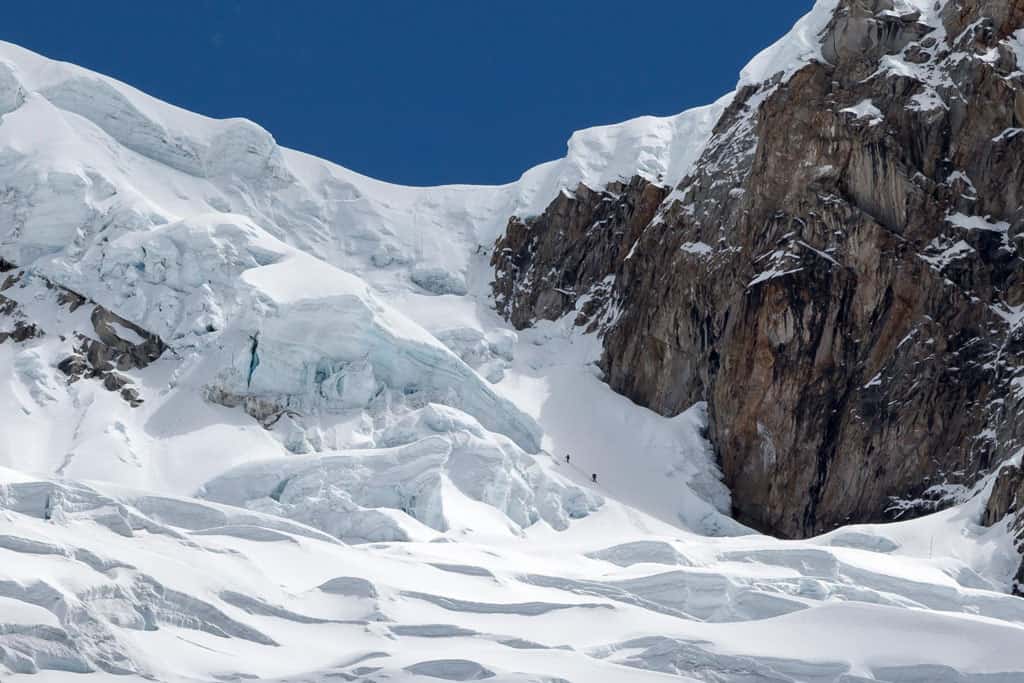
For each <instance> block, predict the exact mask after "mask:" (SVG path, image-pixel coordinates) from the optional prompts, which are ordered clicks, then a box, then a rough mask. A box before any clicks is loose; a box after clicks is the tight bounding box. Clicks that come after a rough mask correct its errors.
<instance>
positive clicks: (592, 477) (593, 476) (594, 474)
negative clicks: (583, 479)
mask: <svg viewBox="0 0 1024 683" xmlns="http://www.w3.org/2000/svg"><path fill="white" fill-rule="evenodd" d="M590 481H592V482H594V483H595V484H596V483H597V472H594V473H593V474H591V475H590Z"/></svg>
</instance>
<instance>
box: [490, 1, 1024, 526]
mask: <svg viewBox="0 0 1024 683" xmlns="http://www.w3.org/2000/svg"><path fill="white" fill-rule="evenodd" d="M1022 27H1024V2H1021V1H1020V0H987V1H986V0H967V1H960V2H952V1H950V2H945V3H938V4H936V5H934V6H933V5H931V4H928V5H925V3H915V5H913V6H912V5H909V4H907V3H903V2H893V1H892V0H843V1H841V2H839V3H838V4H837V6H836V9H835V12H834V14H833V15H832V17H831V21H830V22H829V23H828V25H827V27H826V28H825V29H824V32H823V33H822V34H821V35H820V36H819V39H820V44H821V52H820V58H818V59H815V60H812V61H811V62H810V63H808V64H806V65H805V66H803V67H802V68H800V69H799V70H798V71H796V73H794V74H792V75H791V76H789V77H788V78H783V77H776V78H774V79H771V80H769V81H767V82H764V83H760V84H756V85H750V86H747V87H744V88H742V89H740V90H739V91H738V92H737V93H736V95H735V97H734V98H733V100H732V102H731V104H730V105H729V106H728V107H727V109H726V110H725V112H724V113H723V114H722V116H721V118H720V119H719V121H718V123H717V125H716V127H715V129H714V133H713V134H712V137H711V139H710V140H709V142H708V143H707V145H706V146H705V148H704V151H703V154H702V156H701V157H700V159H699V161H698V162H697V163H696V165H695V167H694V169H693V171H692V172H691V173H690V174H689V175H688V176H687V177H686V178H684V179H683V180H682V182H681V183H679V185H678V186H676V187H675V188H674V189H673V191H672V192H671V193H669V194H667V195H666V194H665V191H664V189H663V188H661V187H659V186H658V185H657V184H654V183H652V182H650V181H647V180H644V179H641V178H634V179H633V180H631V181H630V182H629V183H625V184H618V185H615V186H609V187H608V188H604V189H603V190H601V191H597V190H591V189H588V188H580V189H579V190H577V192H576V193H575V194H574V195H573V196H572V197H570V196H567V195H563V196H560V197H558V198H556V199H555V201H554V202H553V203H552V204H551V206H550V207H549V208H548V209H547V211H545V212H544V214H543V215H541V216H539V217H537V218H535V219H526V220H522V219H518V218H514V219H512V220H511V221H510V222H509V227H508V231H507V233H506V235H505V236H504V237H502V238H501V239H499V241H498V243H497V245H496V249H495V255H494V259H493V264H494V265H495V268H496V280H495V285H494V290H495V294H496V300H497V303H498V309H499V311H500V312H502V313H503V314H504V315H505V316H506V317H507V318H508V319H509V320H511V321H512V322H513V323H515V324H516V325H517V326H519V327H522V326H526V325H529V324H530V323H531V321H533V320H536V319H538V318H557V317H560V316H561V315H564V314H565V313H566V312H567V311H570V310H572V309H573V308H575V307H578V306H579V307H582V305H583V304H581V303H580V302H581V301H582V302H584V303H587V304H588V305H589V307H590V308H591V309H600V310H601V311H603V312H604V317H603V318H602V317H600V316H597V318H596V319H599V320H604V321H605V322H604V323H603V324H602V325H601V333H602V335H603V339H604V349H605V351H604V356H603V359H602V365H603V367H604V370H605V372H606V376H607V381H608V382H609V384H610V385H611V386H612V387H613V388H614V389H616V390H617V391H619V392H621V393H623V394H625V395H627V396H629V397H630V398H632V399H633V400H635V401H637V402H639V403H641V404H643V405H646V406H648V407H650V408H652V409H654V410H656V411H658V412H660V413H662V414H666V415H671V414H675V413H678V412H679V411H681V410H683V409H685V408H686V407H688V406H689V405H691V404H692V403H694V402H695V401H698V400H707V401H708V404H709V414H710V417H711V429H710V437H711V440H712V441H713V443H714V444H715V447H716V449H717V453H718V457H719V459H720V462H721V465H722V469H723V472H724V474H725V478H726V482H727V484H728V485H729V486H730V488H731V489H732V492H733V501H734V508H735V509H734V512H735V513H736V515H737V517H738V518H739V519H740V520H741V521H744V522H747V523H749V524H752V525H753V526H755V527H757V528H760V529H763V530H766V531H770V532H773V533H777V534H780V535H783V536H794V537H799V536H806V535H809V534H814V533H818V532H821V531H825V530H828V529H831V528H833V527H835V526H837V525H839V524H842V523H845V522H849V521H868V520H881V519H885V518H890V517H893V516H898V515H901V514H911V513H914V512H917V511H924V510H927V509H931V507H933V506H934V505H936V504H941V503H943V502H945V501H947V500H949V499H950V498H951V497H955V496H956V495H957V493H958V492H960V491H963V490H964V487H967V486H969V485H971V484H972V483H973V482H975V481H976V480H977V479H978V478H979V476H981V475H982V474H984V473H986V472H987V471H990V470H991V468H992V467H993V466H994V464H996V463H998V462H1001V461H1002V460H1004V459H1005V458H1006V457H1007V456H1008V455H1009V454H1011V453H1013V452H1014V451H1015V450H1016V449H1017V448H1019V447H1020V436H1021V431H1022V429H1024V424H1019V423H1020V421H1019V420H1017V419H1016V415H1017V413H1018V412H1019V408H1020V400H1021V397H1022V393H1021V391H1020V387H1021V386H1022V384H1021V380H1020V379H1019V378H1020V376H1021V371H1022V369H1021V362H1022V360H1024V357H1022V352H1024V346H1022V341H1024V336H1022V335H1024V333H1022V331H1021V329H1020V325H1019V324H1018V321H1019V320H1020V319H1021V314H1022V312H1024V308H1022V304H1024V288H1022V280H1021V274H1022V269H1021V259H1020V246H1021V243H1020V239H1021V233H1022V232H1024V163H1022V160H1024V72H1022V70H1024V40H1022V35H1024V34H1022V33H1021V30H1022ZM655 205H657V206H655ZM584 295H587V296H585V297H584ZM587 313H588V315H584V316H582V318H581V319H580V320H579V322H581V323H584V322H585V323H587V324H594V323H593V319H595V310H588V311H587Z"/></svg>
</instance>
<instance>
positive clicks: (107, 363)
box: [0, 260, 167, 407]
mask: <svg viewBox="0 0 1024 683" xmlns="http://www.w3.org/2000/svg"><path fill="white" fill-rule="evenodd" d="M0 272H3V273H8V275H7V277H6V279H5V280H4V281H3V282H2V283H0V292H4V291H8V290H11V289H12V288H15V287H22V288H23V287H25V286H27V284H28V281H29V280H31V279H37V280H39V281H40V282H42V283H43V285H44V287H45V289H46V290H49V291H50V292H52V293H53V300H52V305H53V306H54V307H61V308H64V309H66V310H67V311H68V312H71V313H73V312H75V311H76V310H78V309H79V308H80V307H82V306H92V312H91V314H90V316H89V326H88V329H86V330H84V331H77V330H76V331H75V332H74V333H73V335H72V336H71V338H70V339H68V340H67V341H68V343H69V345H70V344H73V347H72V348H71V349H69V350H70V353H69V354H68V356H67V357H65V358H64V359H63V360H61V361H60V362H59V363H58V364H57V369H58V370H59V371H60V372H61V373H63V374H64V375H65V376H67V378H68V379H67V381H68V383H69V384H71V383H73V382H77V381H78V380H80V379H83V378H85V379H97V380H99V381H100V382H102V383H103V386H104V388H106V389H107V390H108V391H115V392H118V393H119V394H120V395H121V398H123V399H124V400H125V401H126V402H127V403H129V404H131V405H132V406H133V407H136V406H139V405H141V404H142V402H143V399H142V398H141V396H140V394H139V391H138V389H136V388H135V387H132V386H129V385H130V384H132V379H131V378H130V377H127V376H126V375H123V374H121V373H122V372H124V371H128V370H132V369H141V368H145V367H147V366H148V365H149V364H151V363H152V362H153V361H155V360H157V359H158V358H160V356H161V355H163V353H164V351H166V350H167V345H166V344H165V343H164V342H163V340H161V339H160V337H158V336H157V335H155V334H150V333H149V332H147V331H146V330H144V329H143V328H141V327H139V326H138V325H136V324H135V323H132V322H131V321H129V320H126V319H124V318H122V317H120V316H119V315H117V314H115V313H113V312H112V311H110V310H109V309H107V308H104V307H103V306H100V305H99V304H97V303H95V302H93V301H91V300H89V299H87V298H85V297H83V296H82V295H80V294H78V293H76V292H73V291H71V290H69V289H67V288H64V287H61V286H59V285H56V284H54V283H52V282H50V281H49V280H47V279H46V278H43V277H41V276H38V275H32V276H29V275H28V274H27V273H26V271H24V270H20V269H18V268H17V267H16V266H15V265H14V264H12V263H10V262H8V261H3V260H0ZM0 320H6V321H7V324H8V325H9V326H10V330H8V331H0V344H2V343H4V342H5V341H8V340H10V341H12V342H14V343H23V342H27V341H29V340H31V339H34V338H36V337H42V336H44V335H45V331H44V330H43V329H42V328H41V327H40V326H39V324H38V323H37V322H35V321H33V320H31V318H30V316H29V314H28V313H27V312H26V311H25V310H24V309H23V307H22V306H21V305H19V304H18V302H17V300H16V299H14V298H10V297H7V296H4V295H3V294H0ZM61 340H62V341H63V340H65V337H63V336H62V337H61ZM118 371H121V372H118Z"/></svg>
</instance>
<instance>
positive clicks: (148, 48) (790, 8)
mask: <svg viewBox="0 0 1024 683" xmlns="http://www.w3.org/2000/svg"><path fill="white" fill-rule="evenodd" d="M811 4H812V0H739V1H738V2H705V1H699V0H668V1H667V2H658V3H643V2H641V3H629V2H621V0H620V1H618V2H606V1H604V0H588V1H583V0H549V1H543V0H520V1H518V2H511V1H503V0H479V1H478V2H470V1H468V0H432V1H427V0H422V1H420V2H413V1H412V0H409V1H387V0H369V1H361V2H355V1H351V2H349V1H342V0H336V1H331V2H327V1H323V2H313V1H287V0H275V1H270V0H244V1H235V0H231V1H228V0H221V1H213V0H205V1H204V0H175V1H174V2H156V1H154V2H149V1H132V2H128V1H116V2H115V1H106V0H94V1H91V2H77V1H73V0H67V1H66V2H18V3H9V4H6V5H5V6H4V12H3V14H4V17H3V22H2V26H0V37H2V38H3V39H4V40H9V41H11V42H15V43H18V44H20V45H22V46H24V47H27V48H29V49H32V50H35V51H37V52H40V53H43V54H45V55H47V56H49V57H53V58H56V59H63V60H67V61H71V62H75V63H78V64H81V65H82V66H86V67H88V68H91V69H94V70H96V71H100V72H102V73H105V74H108V75H111V76H114V77H116V78H119V79H121V80H123V81H126V82H127V83H130V84H132V85H134V86H136V87H138V88H140V89H142V90H145V91H147V92H149V93H151V94H153V95H155V96H157V97H159V98H161V99H164V100H167V101H169V102H172V103H174V104H177V105H179V106H182V107H185V108H187V109H191V110H194V111H198V112H202V113H204V114H207V115H210V116H217V117H227V116H244V117H247V118H250V119H252V120H254V121H256V122H257V123H259V124H261V125H262V126H264V127H265V128H267V129H268V130H269V131H270V132H271V133H273V134H274V136H275V138H277V140H278V142H280V143H281V144H283V145H286V146H288V147H294V148H296V149H301V150H303V151H306V152H310V153H312V154H316V155H317V156H322V157H325V158H327V159H330V160H332V161H335V162H338V163H340V164H342V165H344V166H347V167H349V168H352V169H355V170H357V171H360V172H362V173H366V174H368V175H371V176H374V177H377V178H381V179H384V180H390V181H394V182H401V183H406V184H413V185H433V184H438V183H451V182H473V183H499V182H506V181H509V180H513V179H515V178H517V177H518V176H519V174H520V173H521V172H522V171H524V170H525V169H527V168H528V167H530V166H532V165H534V164H537V163H540V162H542V161H547V160H549V159H553V158H557V157H559V156H562V155H563V153H564V150H565V142H566V140H567V139H568V136H569V134H570V133H571V132H572V131H573V130H576V129H578V128H585V127H588V126H593V125H598V124H605V123H614V122H617V121H621V120H624V119H627V118H631V117H633V116H639V115H641V114H672V113H676V112H679V111H682V110H683V109H686V108H688V107H691V106H696V105H700V104H706V103H708V102H710V101H711V100H713V99H715V98H716V97H718V96H719V95H721V94H722V93H724V92H726V91H728V90H731V89H732V87H733V86H734V85H735V82H736V75H737V72H738V71H739V69H740V68H741V67H742V66H743V64H745V63H746V61H747V60H748V59H749V58H750V57H752V56H753V55H754V54H756V53H757V52H758V51H759V50H760V49H762V48H763V47H765V46H767V45H769V44H770V43H771V42H773V41H774V40H775V39H776V38H777V37H779V36H781V35H782V34H783V33H785V32H786V31H787V30H788V29H789V27H790V26H791V25H792V24H793V22H794V21H795V20H796V18H798V17H799V16H800V15H802V14H803V13H805V12H806V11H807V10H808V9H809V8H810V6H811Z"/></svg>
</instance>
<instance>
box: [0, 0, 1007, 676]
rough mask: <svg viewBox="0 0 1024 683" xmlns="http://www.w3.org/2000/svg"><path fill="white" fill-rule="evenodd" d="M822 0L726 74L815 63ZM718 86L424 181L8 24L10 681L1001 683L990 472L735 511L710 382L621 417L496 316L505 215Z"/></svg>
mask: <svg viewBox="0 0 1024 683" xmlns="http://www.w3.org/2000/svg"><path fill="white" fill-rule="evenodd" d="M835 5H836V2H835V0H819V1H818V2H817V3H816V5H815V7H814V8H813V9H812V11H811V12H810V13H809V14H808V15H807V16H806V17H805V18H804V19H802V20H801V21H800V22H799V23H798V24H797V26H796V27H794V29H793V31H792V32H791V33H790V34H789V35H787V36H786V37H784V38H782V39H781V40H780V41H779V42H778V43H776V44H775V45H773V46H772V47H770V48H768V49H767V50H765V51H764V52H762V53H761V54H760V55H758V56H757V57H756V58H755V59H754V60H752V62H751V63H750V65H748V67H747V68H746V69H744V71H743V72H742V73H741V75H740V81H739V83H738V85H737V87H738V88H742V87H746V86H750V85H757V84H761V83H764V82H772V83H776V84H777V83H778V82H779V81H781V80H782V79H785V78H787V77H788V75H790V74H791V73H792V72H793V71H795V69H796V68H797V67H798V66H799V65H800V64H802V63H804V62H806V61H808V60H814V59H822V58H823V57H822V52H821V46H820V45H819V44H818V42H817V39H816V37H817V35H818V34H819V33H820V30H821V28H822V27H823V26H824V25H825V23H827V21H828V20H829V18H830V17H831V15H832V12H833V10H834V8H835ZM731 98H732V94H726V95H725V96H723V97H722V98H721V99H719V100H718V101H716V102H714V103H713V104H711V105H708V106H706V107H701V108H697V109H691V110H688V111H685V112H682V113H680V114H677V115H674V116H668V117H641V118H638V119H634V120H631V121H627V122H624V123H621V124H616V125H610V126H602V127H597V128H592V129H587V130H584V131H578V132H576V133H574V134H572V136H571V137H570V139H569V141H568V144H567V153H566V156H565V157H564V158H562V159H559V160H555V161H552V162H549V163H546V164H542V165H540V166H537V167H535V168H533V169H529V170H527V171H526V172H525V173H524V174H523V175H522V177H521V178H520V179H519V180H517V181H515V182H513V183H509V184H507V185H503V186H496V187H485V186H469V185H458V186H445V187H434V188H413V187H402V186H397V185H392V184H388V183H384V182H381V181H377V180H374V179H371V178H367V177H364V176H361V175H359V174H357V173H355V172H352V171H350V170H348V169H345V168H342V167H340V166H337V165H335V164H331V163H329V162H326V161H323V160H320V159H317V158H315V157H312V156H310V155H307V154H303V153H300V152H296V151H293V150H288V149H285V148H282V147H280V146H278V145H277V143H276V142H275V140H274V138H273V137H272V135H271V134H270V133H269V132H267V131H266V130H264V129H262V128H261V127H260V126H258V125H257V124H255V123H252V122H250V121H247V120H244V119H228V120H214V119H209V118H206V117H203V116H200V115H197V114H194V113H191V112H187V111H185V110H182V109H179V108H177V107H174V106H173V105H170V104H167V103H164V102H160V101H158V100H156V99H154V98H152V97H150V96H148V95H146V94H145V93H142V92H140V91H138V90H136V89H134V88H132V87H131V86H129V85H126V84H123V83H120V82H118V81H116V80H113V79H110V78H107V77H105V76H102V75H99V74H96V73H93V72H90V71H88V70H86V69H82V68H80V67H77V66H74V65H71V64H65V63H60V62H56V61H52V60H49V59H47V58H45V57H43V56H40V55H36V54H34V53H32V52H29V51H27V50H24V49H22V48H20V47H17V46H15V45H12V44H9V43H0V339H3V338H4V337H3V336H2V335H4V334H8V335H15V334H17V335H18V337H19V338H21V337H23V336H24V337H25V338H24V339H22V340H21V341H18V342H17V343H15V342H14V341H7V342H0V415H2V416H3V426H2V427H0V675H3V677H4V680H8V678H10V680H22V678H23V677H25V678H24V679H25V680H41V681H49V680H53V681H59V680H68V678H69V677H70V676H71V674H72V673H74V674H75V675H74V677H73V680H79V679H81V680H125V681H130V680H160V681H181V682H184V681H212V680H242V679H247V678H259V679H261V680H274V681H295V682H298V681H327V680H353V681H355V680H365V681H384V680H390V681H436V680H481V679H487V680H494V681H521V682H526V681H533V682H538V683H539V682H541V681H545V682H549V683H554V682H556V681H664V680H705V681H729V682H732V681H736V682H739V681H751V680H768V681H808V680H813V681H836V682H837V683H838V682H839V681H843V682H847V683H852V682H853V681H858V680H892V681H917V680H934V681H951V682H952V681H957V682H961V681H977V682H978V683H980V682H982V681H985V682H986V683H992V682H995V681H1014V680H1021V676H1022V675H1024V674H1021V673H1020V672H1022V671H1024V655H1022V653H1021V652H1020V648H1019V644H1020V642H1022V638H1024V601H1022V600H1021V599H1019V598H1014V597H1011V596H1009V595H1007V594H1006V591H1007V589H1008V588H1009V582H1010V577H1011V575H1012V572H1013V571H1014V569H1015V562H1016V561H1017V556H1016V554H1015V552H1014V550H1013V547H1012V543H1011V540H1010V537H1009V533H1008V531H1007V529H1006V528H1005V525H1003V526H999V525H997V526H995V527H992V528H983V527H981V526H980V525H979V524H978V521H977V520H978V517H979V515H980V507H979V506H981V505H982V501H983V498H984V491H983V490H979V491H977V492H975V493H977V494H978V495H975V496H974V497H972V498H970V499H969V500H968V501H967V502H965V503H963V504H962V505H959V506H956V507H953V508H950V509H948V510H945V511H942V512H939V513H936V514H933V515H929V516H927V517H922V518H920V519H916V520H911V521H906V522H899V523H894V524H889V525H856V526H849V527H844V528H842V529H839V530H836V531H834V532H832V533H829V534H826V535H824V536H820V537H817V538H813V539H808V540H803V541H785V540H779V539H774V538H770V537H766V536H763V535H760V534H757V533H754V532H753V531H752V530H750V529H748V528H746V527H744V526H743V525H741V524H739V523H738V522H736V521H735V520H733V519H731V518H730V517H729V515H728V513H729V509H730V497H729V496H730V494H729V491H728V490H727V489H726V487H725V486H724V485H723V484H722V482H721V478H720V475H719V472H718V470H717V466H716V464H715V461H714V456H713V453H712V450H711V447H710V444H709V443H708V442H707V440H706V438H705V437H704V431H705V428H706V425H707V420H708V416H707V414H706V412H707V411H706V407H705V406H704V405H702V404H697V405H695V406H693V407H692V408H691V409H690V410H688V411H686V412H684V413H682V414H680V415H678V416H676V417H672V418H667V417H662V416H660V415H657V414H655V413H653V412H651V411H648V410H645V409H643V408H641V407H639V406H636V405H634V404H633V403H631V402H630V401H629V400H628V399H626V398H624V397H622V396H620V395H618V394H615V393H614V392H612V391H611V390H610V389H609V388H608V387H607V385H605V384H604V383H603V382H602V380H601V377H600V373H599V371H598V370H597V369H596V366H595V361H596V360H597V358H598V356H599V353H600V343H599V341H598V340H596V339H594V337H593V335H587V334H584V333H583V332H582V331H581V330H579V329H578V328H576V327H575V326H574V325H573V324H572V317H573V316H572V315H569V316H567V317H566V318H564V319H562V320H559V321H554V322H549V321H543V322H540V323H538V324H537V325H535V326H534V327H532V328H530V329H528V330H523V331H520V332H518V333H517V332H514V331H513V330H511V329H510V328H509V326H508V325H507V323H505V322H504V321H503V320H502V319H501V318H499V317H498V316H497V315H496V313H495V312H494V310H493V305H492V303H493V302H492V301H491V300H490V299H489V279H490V277H491V272H490V269H489V267H488V258H489V250H490V248H491V245H493V243H494V241H495V238H496V237H497V236H498V235H499V234H501V232H502V231H503V230H504V227H505V225H506V223H507V221H508V220H509V218H510V217H512V216H531V215H536V214H538V213H540V212H541V211H542V210H543V209H544V207H545V206H547V204H548V203H549V202H550V201H551V199H552V198H553V197H555V196H556V195H557V194H558V193H559V192H572V191H573V190H574V189H575V188H577V187H578V186H579V185H580V184H583V185H585V186H587V187H591V188H601V187H604V186H605V185H607V184H608V183H609V182H612V181H618V180H628V179H629V178H630V177H631V176H633V175H634V174H640V175H642V176H643V177H645V178H647V179H648V180H651V181H653V182H658V183H661V184H663V185H665V186H667V187H674V186H675V185H676V184H677V183H678V181H679V180H680V179H681V178H682V177H684V176H685V175H686V174H687V173H688V171H689V170H690V169H691V167H692V165H693V164H694V162H695V161H696V160H697V158H698V157H699V155H700V153H701V152H702V150H703V149H704V146H705V144H706V143H707V142H708V139H709V138H710V136H711V134H712V131H713V129H714V126H715V124H716V122H717V120H718V118H719V116H720V114H721V113H722V111H724V109H725V108H726V107H727V106H728V105H729V103H730V101H731ZM26 335H27V336H26ZM12 339H13V337H12ZM592 474H599V480H598V481H599V483H597V484H595V483H594V482H592V480H591V475H592ZM983 487H984V485H982V488H983ZM28 676H33V678H28Z"/></svg>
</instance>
